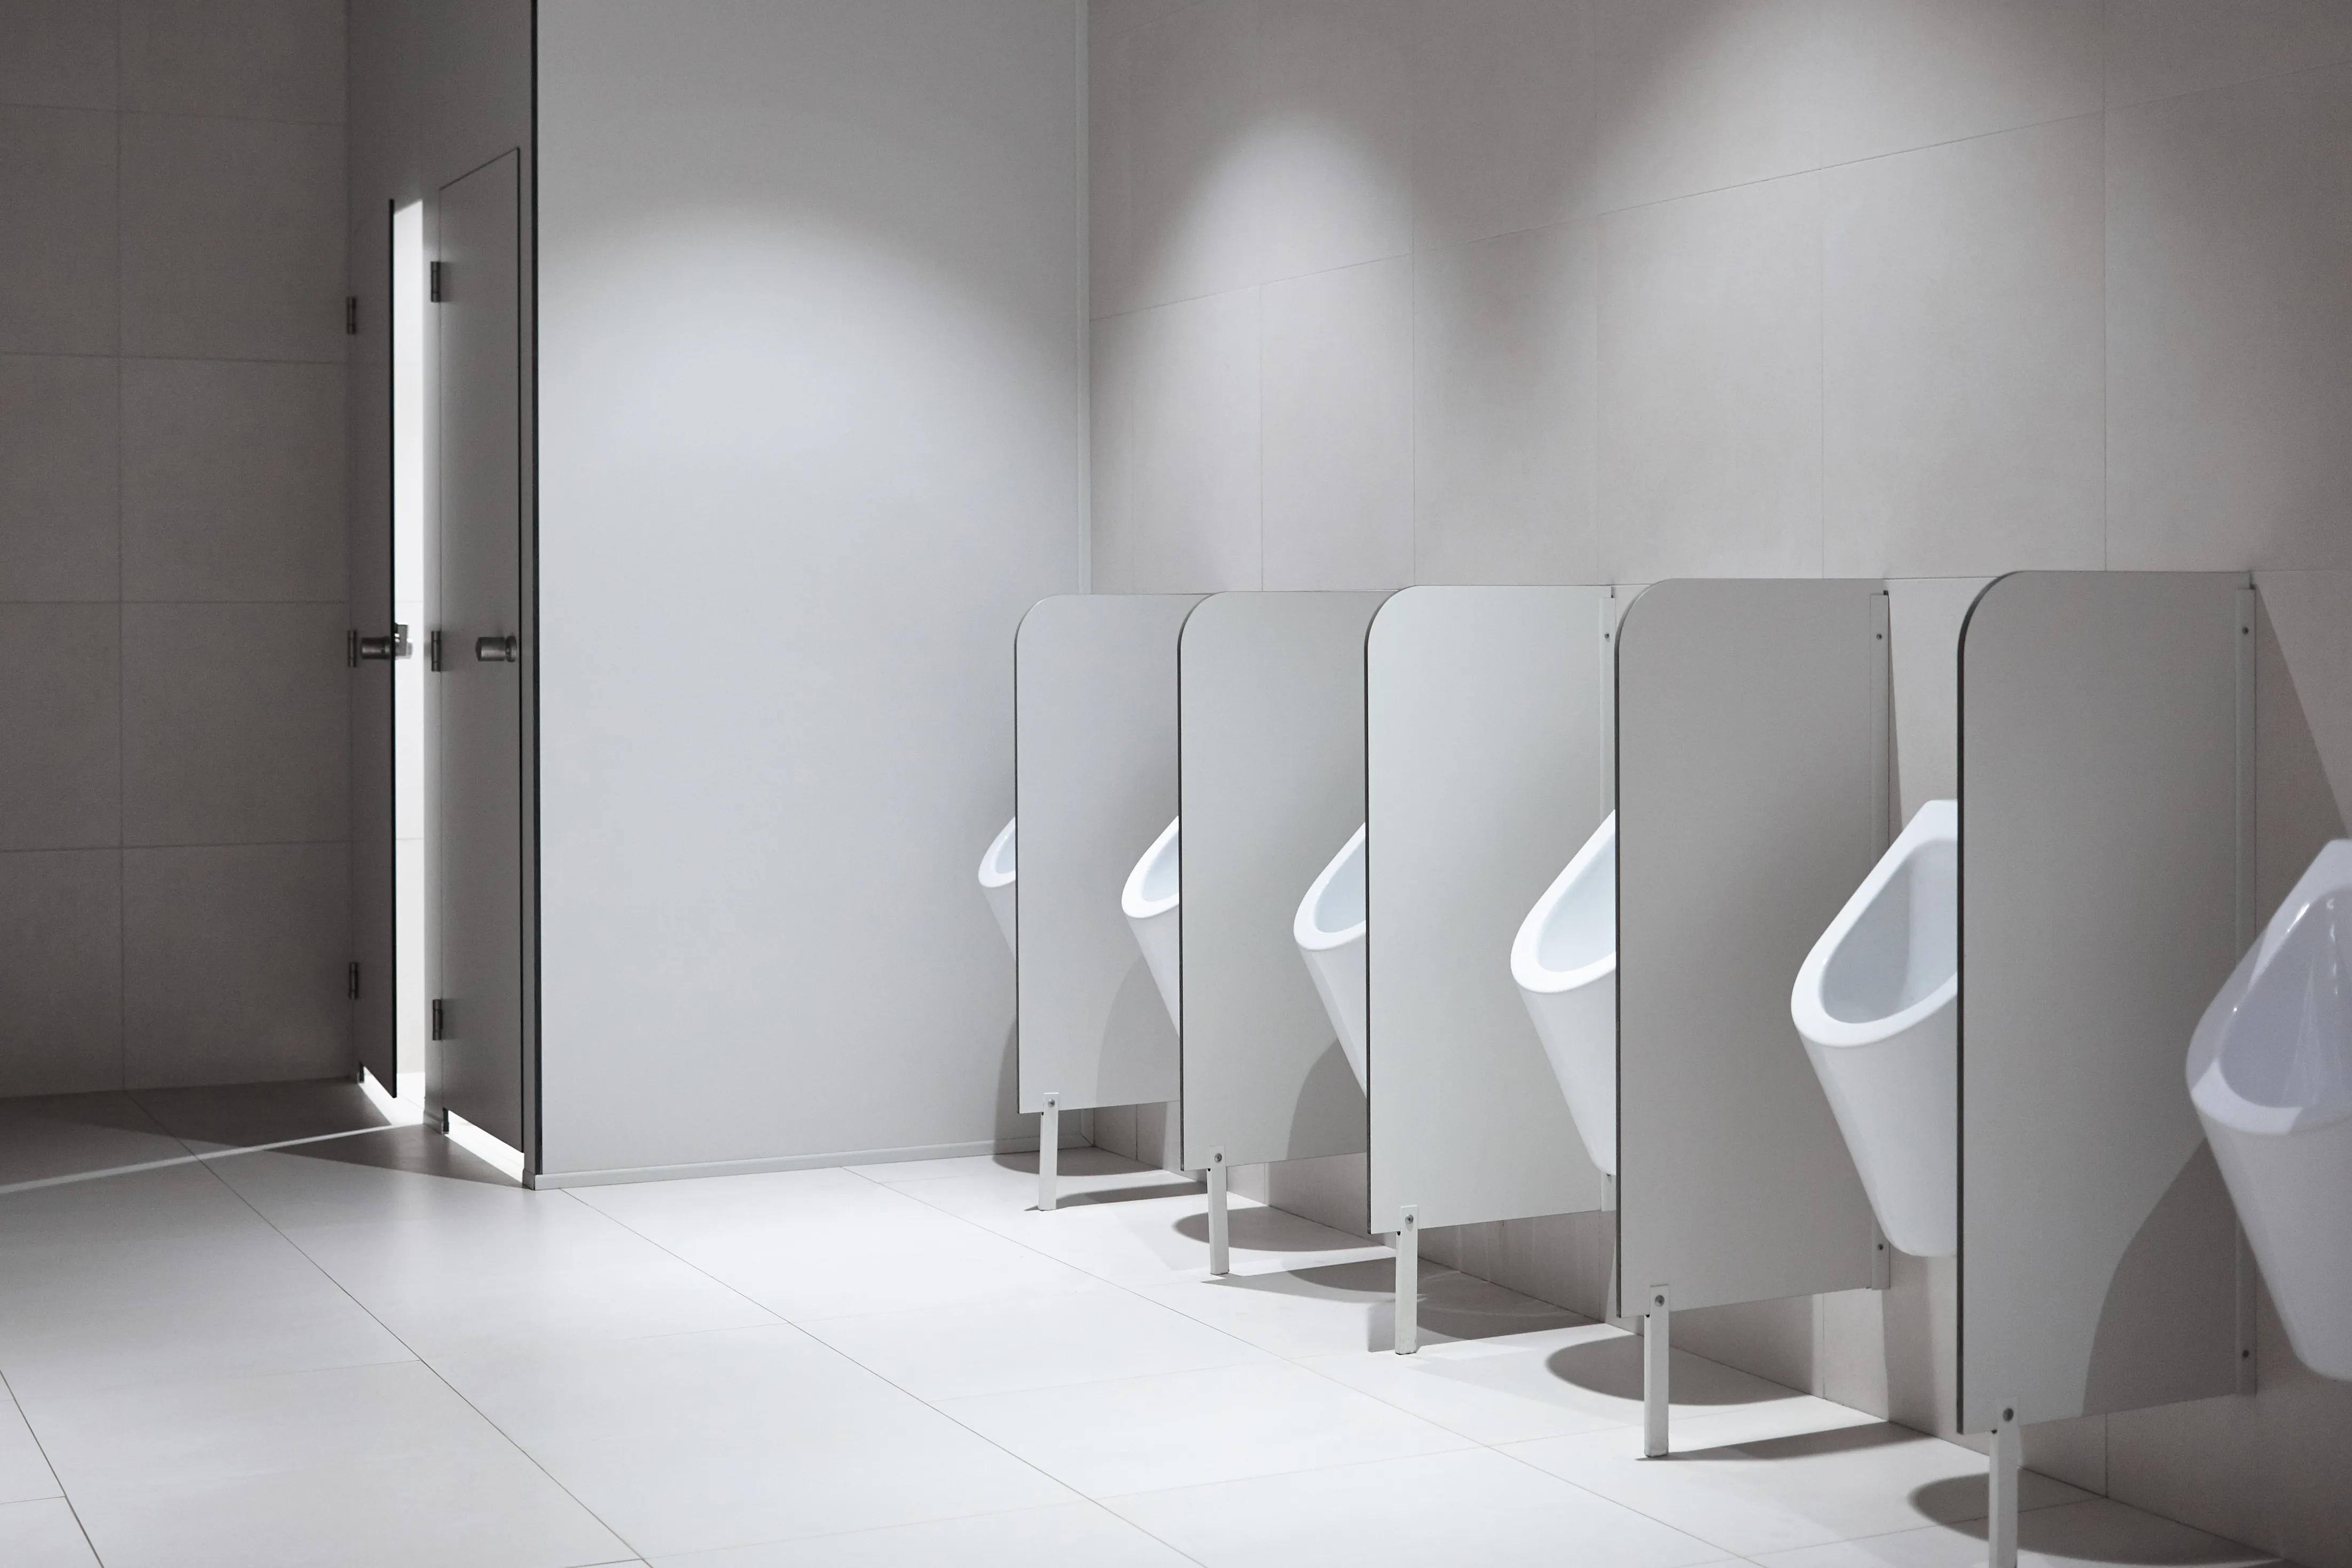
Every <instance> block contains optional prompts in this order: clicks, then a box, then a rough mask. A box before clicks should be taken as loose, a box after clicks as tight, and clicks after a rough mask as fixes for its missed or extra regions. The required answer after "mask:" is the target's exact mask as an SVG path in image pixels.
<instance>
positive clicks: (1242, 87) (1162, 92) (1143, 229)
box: [1109, 0, 1265, 311]
mask: <svg viewBox="0 0 2352 1568" xmlns="http://www.w3.org/2000/svg"><path fill="white" fill-rule="evenodd" d="M1257 12H1258V0H1201V4H1199V5H1194V6H1192V7H1190V8H1188V9H1185V10H1182V11H1179V12H1177V13H1176V14H1175V15H1173V16H1170V17H1168V18H1167V19H1165V20H1164V21H1160V22H1157V23H1154V24H1153V25H1152V26H1148V27H1144V28H1141V29H1139V30H1138V31H1136V32H1134V33H1132V34H1130V35H1129V37H1128V39H1127V46H1126V47H1127V51H1128V59H1127V71H1128V96H1127V125H1128V129H1127V134H1128V137H1129V141H1128V144H1127V161H1128V179H1129V182H1130V191H1131V195H1130V199H1129V206H1128V211H1127V214H1126V217H1127V222H1128V225H1129V249H1128V255H1127V257H1126V258H1125V259H1126V264H1125V266H1124V267H1122V268H1120V269H1119V270H1120V273H1121V276H1120V277H1119V278H1118V285H1117V287H1116V288H1115V289H1114V290H1113V297H1112V300H1111V303H1110V307H1109V309H1110V310H1117V311H1124V310H1135V309H1137V308H1139V307H1141V306H1147V305H1160V304H1166V303H1168V302H1169V301H1171V300H1190V299H1194V298H1197V297H1199V296H1201V295H1204V294H1214V293H1219V292H1222V291H1224V290H1228V289H1237V288H1240V287H1242V286H1244V284H1249V283H1255V282H1256V281H1257V280H1258V258H1259V256H1260V253H1261V233H1262V228H1261V218H1262V217H1263V215H1264V212H1265V176H1264V171H1263V169H1262V168H1261V167H1260V166H1259V164H1258V163H1256V162H1255V160H1254V159H1253V158H1251V157H1250V156H1248V155H1247V148H1246V147H1245V146H1244V139H1246V138H1247V137H1248V136H1249V135H1250V134H1251V132H1252V131H1253V129H1254V126H1255V108H1256V105H1257V101H1258V70H1257V62H1256V46H1257V36H1258V35H1257Z"/></svg>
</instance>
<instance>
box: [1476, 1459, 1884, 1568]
mask: <svg viewBox="0 0 2352 1568" xmlns="http://www.w3.org/2000/svg"><path fill="white" fill-rule="evenodd" d="M1549 1441H1550V1439H1549V1438H1545V1437H1534V1438H1529V1439H1527V1440H1526V1441H1525V1442H1524V1443H1496V1444H1493V1445H1490V1446H1491V1447H1493V1448H1494V1450H1495V1452H1496V1453H1498V1454H1500V1455H1502V1456H1503V1457H1504V1458H1507V1459H1511V1460H1515V1461H1516V1462H1517V1463H1519V1464H1522V1465H1525V1466H1526V1467H1527V1468H1529V1469H1531V1470H1534V1471H1535V1472H1537V1473H1538V1475H1546V1476H1549V1477H1551V1479H1554V1480H1556V1481H1559V1482H1561V1483H1563V1484H1564V1485H1567V1486H1571V1487H1574V1488H1575V1489H1577V1490H1578V1491H1580V1492H1582V1493H1583V1494H1584V1495H1585V1496H1586V1497H1589V1498H1591V1499H1593V1500H1596V1501H1598V1502H1603V1503H1607V1504H1609V1505H1610V1506H1612V1507H1613V1508H1621V1509H1623V1510H1625V1511H1626V1512H1627V1513H1631V1514H1634V1515H1637V1516H1639V1517H1640V1518H1643V1519H1646V1520H1648V1521H1650V1522H1651V1523H1653V1524H1656V1525H1662V1526H1664V1528H1665V1529H1668V1530H1671V1531H1674V1532H1675V1534H1677V1535H1681V1536H1686V1537H1688V1538H1689V1539H1690V1540H1693V1541H1696V1542H1698V1543H1699V1544H1700V1545H1702V1546H1705V1547H1706V1548H1708V1549H1709V1550H1711V1551H1716V1552H1722V1553H1724V1554H1725V1559H1726V1560H1728V1561H1731V1562H1746V1561H1748V1557H1747V1555H1746V1554H1745V1553H1743V1552H1741V1551H1740V1550H1739V1549H1738V1547H1736V1546H1727V1545H1726V1544H1724V1543H1723V1542H1720V1541H1717V1540H1714V1539H1713V1538H1711V1537H1709V1536H1705V1535H1701V1534H1700V1533H1699V1532H1698V1531H1696V1530H1693V1529H1691V1528H1689V1527H1688V1526H1687V1525H1682V1524H1677V1523H1675V1521H1673V1520H1671V1519H1666V1518H1663V1517H1661V1516H1660V1515H1658V1514H1655V1513H1653V1512H1651V1511H1650V1510H1648V1509H1645V1508H1642V1507H1640V1506H1638V1505H1636V1504H1633V1503H1631V1502H1627V1501H1626V1500H1623V1499H1622V1498H1613V1497H1611V1496H1610V1495H1609V1494H1608V1493H1606V1492H1602V1491H1596V1490H1595V1489H1592V1488H1591V1487H1588V1486H1586V1485H1584V1484H1583V1483H1582V1482H1580V1481H1579V1480H1577V1479H1575V1478H1574V1477H1572V1476H1563V1475H1561V1474H1560V1473H1559V1471H1557V1470H1550V1469H1546V1468H1544V1467H1543V1466H1541V1465H1538V1464H1537V1463H1536V1462H1535V1461H1534V1460H1533V1459H1531V1458H1528V1456H1527V1455H1525V1454H1522V1453H1517V1452H1515V1451H1514V1450H1516V1449H1517V1448H1520V1447H1530V1446H1532V1445H1533V1444H1536V1443H1543V1442H1549ZM1842 1543H1843V1537H1841V1538H1839V1539H1838V1540H1836V1541H1829V1542H1816V1543H1815V1544H1817V1545H1824V1546H1827V1545H1838V1544H1842ZM1790 1550H1791V1551H1802V1550H1809V1548H1802V1547H1792V1548H1790Z"/></svg>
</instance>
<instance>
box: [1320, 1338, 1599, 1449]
mask: <svg viewBox="0 0 2352 1568" xmlns="http://www.w3.org/2000/svg"><path fill="white" fill-rule="evenodd" d="M1339 1353H1340V1354H1343V1355H1345V1354H1353V1353H1354V1352H1339ZM1371 1353H1372V1354H1375V1355H1381V1354H1386V1355H1394V1354H1395V1353H1396V1352H1394V1351H1386V1352H1381V1351H1375V1352H1371ZM1331 1359H1335V1358H1334V1357H1333V1356H1332V1354H1331V1352H1322V1353H1320V1354H1318V1355H1314V1356H1309V1357H1302V1358H1300V1359H1299V1360H1297V1361H1295V1362H1293V1363H1291V1364H1292V1365H1293V1366H1297V1367H1300V1368H1302V1369H1304V1370H1306V1371H1307V1372H1311V1373H1314V1374H1315V1375H1316V1376H1318V1377H1319V1378H1322V1379H1324V1380H1325V1381H1326V1382H1328V1383H1333V1384H1338V1385H1339V1387H1341V1388H1345V1389H1348V1390H1349V1391H1350V1392H1352V1393H1356V1394H1363V1395H1364V1396H1365V1397H1366V1398H1368V1399H1376V1400H1379V1401H1380V1403H1381V1404H1382V1405H1387V1406H1388V1407H1389V1408H1390V1409H1391V1410H1398V1411H1402V1412H1403V1413H1404V1414H1405V1415H1411V1416H1412V1417H1414V1418H1415V1419H1416V1420H1420V1421H1425V1422H1427V1423H1429V1425H1431V1426H1435V1427H1437V1428H1439V1429H1440V1430H1442V1431H1445V1432H1452V1433H1454V1436H1458V1437H1461V1438H1463V1439H1465V1441H1468V1442H1472V1443H1475V1444H1476V1445H1478V1447H1482V1448H1495V1449H1498V1450H1499V1449H1501V1448H1503V1447H1506V1444H1505V1443H1503V1442H1497V1441H1494V1440H1491V1439H1489V1438H1486V1437H1478V1436H1472V1435H1471V1434H1470V1433H1467V1432H1464V1431H1460V1430H1459V1429H1457V1428H1455V1427H1453V1426H1446V1425H1445V1423H1444V1422H1443V1421H1440V1420H1438V1419H1437V1418H1436V1417H1435V1416H1433V1415H1422V1414H1421V1413H1420V1412H1419V1411H1417V1410H1413V1409H1412V1408H1410V1407H1409V1406H1406V1405H1401V1404H1399V1403H1398V1402H1397V1401H1395V1400H1393V1399H1391V1398H1388V1397H1387V1396H1386V1395H1384V1394H1381V1393H1379V1392H1378V1391H1376V1390H1373V1389H1370V1388H1360V1387H1358V1386H1357V1385H1356V1384H1352V1383H1349V1381H1348V1380H1347V1379H1346V1378H1343V1377H1339V1376H1337V1375H1335V1374H1334V1373H1331V1372H1329V1371H1328V1370H1326V1369H1325V1368H1323V1367H1319V1366H1317V1365H1314V1364H1313V1363H1315V1362H1318V1361H1326V1360H1331ZM1640 1425H1641V1422H1639V1421H1638V1420H1635V1421H1621V1422H1617V1423H1615V1424H1613V1425H1609V1426H1595V1427H1591V1428H1590V1430H1591V1431H1594V1432H1623V1431H1629V1430H1631V1429H1632V1428H1633V1427H1635V1426H1640ZM1553 1436H1582V1434H1580V1433H1558V1434H1553ZM1508 1441H1509V1442H1511V1443H1543V1442H1549V1441H1550V1438H1549V1437H1514V1438H1511V1439H1509V1440H1508ZM1516 1457H1517V1456H1514V1458H1516ZM1538 1468H1540V1467H1538ZM1544 1473H1545V1474H1547V1475H1549V1474H1550V1472H1549V1471H1548V1470H1547V1471H1545V1472H1544Z"/></svg>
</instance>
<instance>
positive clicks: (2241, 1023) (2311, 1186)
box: [2189, 838, 2352, 1378]
mask: <svg viewBox="0 0 2352 1568" xmlns="http://www.w3.org/2000/svg"><path fill="white" fill-rule="evenodd" d="M2189 1100H2191V1101H2192V1102H2193V1103H2194V1104H2195V1105H2196V1107H2197V1115H2198V1119H2199V1120H2200V1121H2203V1122H2204V1123H2205V1136H2206V1138H2207V1140H2208V1141H2209V1142H2211V1144H2212V1145H2213V1155H2214V1158H2215V1159H2216V1160H2218V1161H2219V1162H2220V1163H2221V1177H2222V1180H2223V1181H2225V1182H2227V1183H2228V1184H2229V1187H2230V1196H2231V1200H2232V1201H2233V1202H2234V1203H2236V1205H2238V1221H2239V1223H2240V1224H2241V1225H2242V1226H2245V1229H2246V1239H2247V1240H2248V1241H2249V1242H2251V1243H2252V1245H2253V1248H2254V1260H2255V1261H2256V1262H2257V1263H2259V1264H2260V1265H2261V1266H2262V1270H2263V1280H2264V1281H2265V1282H2266V1283H2268V1284H2269V1286H2270V1290H2271V1300H2273V1301H2275V1302H2276V1303H2277V1304H2278V1310H2279V1317H2280V1318H2281V1319H2282V1320H2283V1321H2284V1322H2285V1324H2286V1337H2287V1342H2288V1343H2289V1344H2292V1345H2293V1346H2294V1353H2295V1354H2296V1355H2297V1356H2299V1357H2301V1358H2302V1360H2303V1363H2304V1364H2305V1366H2307V1367H2309V1368H2311V1370H2312V1371H2314V1372H2315V1373H2321V1374H2322V1375H2324V1376H2326V1377H2340V1378H2352V839H2347V838H2339V839H2337V840H2336V842H2335V843H2333V844H2330V845H2329V846H2327V847H2326V848H2325V849H2322V850H2321V851H2320V852H2319V858H2317V859H2315V860H2314V861H2313V862H2312V863H2311V868H2310V869H2309V870H2307V871H2305V873H2304V874H2303V879H2302V880H2301V881H2299V882H2297V883H2296V884H2295V885H2294V891H2293V892H2291V893H2289V894H2288V895H2287V897H2286V902H2284V903H2283V904H2281V905H2280V906H2279V910H2278V913H2277V914H2275V915H2273V916H2272V917H2271V923H2270V926H2269V928H2268V929H2267V930H2265V931H2263V938H2262V940H2261V941H2260V942H2256V943H2255V944H2254V946H2253V948H2252V950H2251V951H2250V952H2247V954H2246V956H2245V957H2244V958H2242V959H2241V960H2239V961H2238V967H2237V970H2236V972H2235V973H2232V974H2231V976H2230V979H2229V983H2228V984H2225V985H2223V986H2222V987H2221V992H2220V994H2218V995H2216V996H2215V997H2214V998H2213V1002H2212V1005H2210V1006H2209V1007H2207V1008H2206V1009H2205V1016H2204V1018H2203V1019H2202V1020H2201V1021H2200V1023H2199V1024H2198V1026H2197V1033H2196V1035H2195V1036H2194V1037H2192V1039H2191V1041H2190V1044H2189Z"/></svg>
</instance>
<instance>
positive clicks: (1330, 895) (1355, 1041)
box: [1290, 827, 1366, 1089]
mask: <svg viewBox="0 0 2352 1568" xmlns="http://www.w3.org/2000/svg"><path fill="white" fill-rule="evenodd" d="M1290 934H1291V937H1292V939H1293V940H1294V941H1296V942H1297V943H1298V956H1299V957H1301V958H1303V959H1305V960H1306V961H1307V973H1308V974H1309V975H1310V976H1312V977H1313V979H1314V981H1315V994H1317V995H1318V996H1320V997H1322V998H1323V1011H1324V1013H1325V1015H1326V1016H1328V1017H1329V1018H1330V1020H1331V1028H1332V1030H1333V1031H1334V1032H1335V1033H1336V1034H1338V1036H1339V1048H1340V1050H1342V1051H1344V1052H1346V1053H1347V1057H1348V1065H1349V1067H1350V1068H1354V1069H1355V1072H1356V1087H1357V1088H1358V1089H1361V1088H1363V1087H1364V1012H1365V1006H1366V999H1365V995H1364V986H1365V974H1364V830H1363V829H1362V828H1361V827H1358V828H1357V829H1356V831H1355V834H1354V836H1353V837H1350V838H1349V840H1348V842H1347V844H1346V845H1345V846H1343V847H1341V848H1340V850H1339V853H1338V854H1337V855H1334V856H1333V857H1331V863H1330V864H1329V865H1328V866H1326V867H1324V868H1323V874H1322V875H1321V876H1319V877H1317V878H1316V879H1315V885H1314V886H1313V887H1310V888H1308V889H1307V896H1306V897H1305V898H1303V899H1301V900H1298V913H1297V915H1296V916H1295V917H1294V918H1293V919H1292V920H1291V922H1290Z"/></svg>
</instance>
